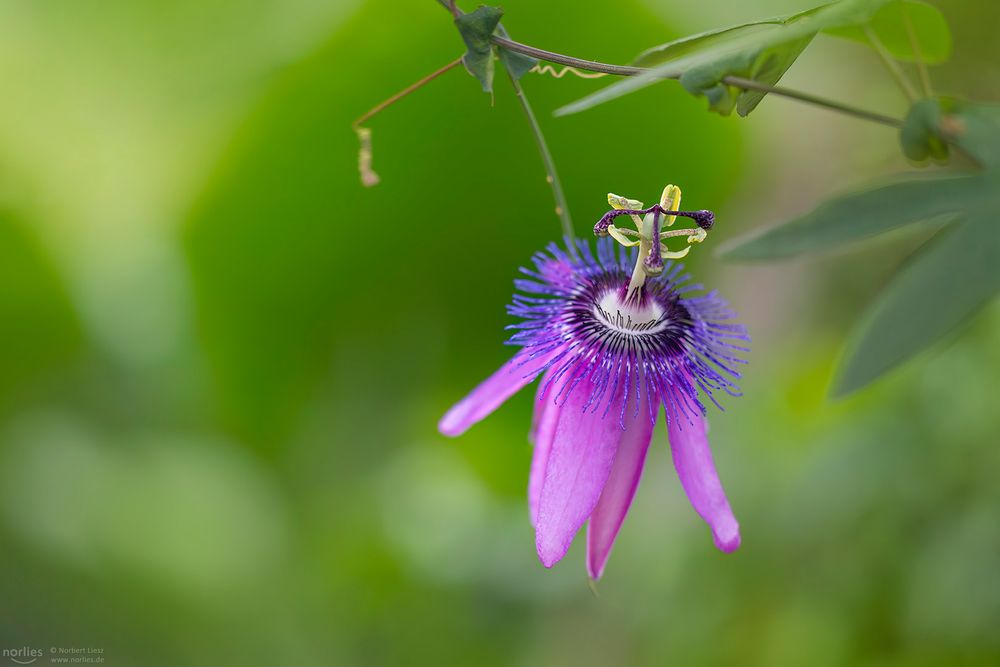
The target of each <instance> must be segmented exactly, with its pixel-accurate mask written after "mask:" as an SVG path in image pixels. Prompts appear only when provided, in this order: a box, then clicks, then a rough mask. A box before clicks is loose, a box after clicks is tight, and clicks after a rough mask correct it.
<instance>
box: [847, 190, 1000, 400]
mask: <svg viewBox="0 0 1000 667" xmlns="http://www.w3.org/2000/svg"><path fill="white" fill-rule="evenodd" d="M998 222H1000V209H994V210H984V211H980V212H978V213H976V214H975V215H972V216H970V217H968V218H966V219H964V220H962V221H960V222H958V223H956V224H954V225H950V226H949V227H948V228H946V229H945V230H943V231H941V232H940V233H939V234H938V236H937V237H935V238H934V239H932V240H931V241H930V242H929V243H928V244H927V246H925V248H923V249H922V250H921V251H918V253H917V254H916V255H915V256H914V257H913V258H912V259H911V261H909V262H908V263H907V264H906V265H905V266H904V267H903V269H902V270H900V272H899V273H898V274H897V275H896V277H895V278H894V280H893V282H892V283H891V284H890V285H889V287H888V288H887V289H886V290H885V291H884V292H883V293H882V294H881V295H880V296H879V298H878V300H877V301H876V302H875V304H874V305H873V306H872V308H871V310H870V311H869V313H868V315H867V316H866V317H865V318H864V319H863V321H862V324H861V326H860V327H859V328H858V329H857V331H856V333H855V335H853V336H852V339H851V341H850V343H849V345H848V351H847V354H846V361H845V362H844V363H843V365H842V369H841V371H840V375H839V377H838V380H837V382H836V384H835V388H834V392H835V394H837V395H843V394H847V393H849V392H852V391H855V390H857V389H860V388H861V387H863V386H865V385H866V384H868V383H869V382H871V381H872V380H874V379H875V378H877V377H879V376H880V375H882V374H883V373H885V372H886V371H888V370H890V369H892V368H894V367H895V366H897V365H899V364H900V363H902V362H903V361H905V360H906V359H909V358H910V357H912V356H913V355H915V354H917V353H918V352H920V351H922V350H924V349H925V348H927V347H928V346H930V345H931V344H933V343H934V342H936V341H938V340H940V339H941V338H942V337H943V336H944V335H945V334H947V333H948V332H949V331H951V330H953V329H954V328H955V327H957V326H958V325H960V324H961V323H963V322H964V321H965V320H966V319H968V318H969V317H970V316H971V315H972V314H973V313H975V312H976V311H978V310H979V309H980V308H982V307H983V306H985V305H986V304H987V303H989V301H990V300H992V299H993V298H994V297H995V296H996V294H997V292H998V291H1000V270H998V268H997V267H1000V224H998Z"/></svg>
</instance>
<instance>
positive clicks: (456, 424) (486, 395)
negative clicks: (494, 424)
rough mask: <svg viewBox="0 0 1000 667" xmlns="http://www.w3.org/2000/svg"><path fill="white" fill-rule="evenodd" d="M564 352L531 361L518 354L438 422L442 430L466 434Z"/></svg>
mask: <svg viewBox="0 0 1000 667" xmlns="http://www.w3.org/2000/svg"><path fill="white" fill-rule="evenodd" d="M560 351H561V350H553V351H551V352H547V353H545V354H543V355H540V356H538V357H535V358H534V359H532V358H530V357H529V356H528V354H527V353H525V352H523V351H522V352H518V353H517V354H515V355H514V357H513V358H512V359H511V360H510V361H508V362H507V363H506V364H504V365H503V366H501V367H500V370H498V371H497V372H496V373H494V374H493V375H491V376H489V377H488V378H486V380H484V381H483V382H482V384H480V385H479V386H478V387H476V388H475V389H473V390H472V392H470V393H469V395H468V396H466V397H465V398H463V399H462V400H461V401H459V402H458V403H456V404H455V405H454V406H453V407H452V408H451V410H448V412H447V413H446V414H445V416H444V417H442V418H441V421H439V422H438V430H439V431H440V432H441V433H442V434H444V435H448V436H456V435H462V434H463V433H465V432H466V431H467V430H468V429H469V427H470V426H472V425H473V424H475V423H476V422H478V421H480V420H481V419H483V418H484V417H487V416H489V415H490V413H492V412H493V411H494V410H496V409H497V408H498V407H500V405H501V404H502V403H503V402H504V401H506V400H507V399H508V398H510V397H511V396H513V395H514V394H516V393H517V392H518V391H519V390H520V389H521V388H522V387H524V386H525V385H527V384H528V383H530V382H531V381H532V380H534V379H535V377H537V376H538V374H539V373H541V372H542V370H544V368H545V364H547V363H548V362H549V360H550V359H552V358H553V357H555V356H556V355H557V354H559V352H560Z"/></svg>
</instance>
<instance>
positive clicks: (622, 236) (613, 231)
mask: <svg viewBox="0 0 1000 667" xmlns="http://www.w3.org/2000/svg"><path fill="white" fill-rule="evenodd" d="M608 234H610V235H611V238H613V239H614V240H615V241H618V242H619V243H621V244H622V245H623V246H625V247H626V248H632V247H634V246H637V245H639V243H640V241H639V232H634V231H632V230H631V229H618V228H617V227H615V226H614V225H611V226H609V227H608ZM629 236H633V237H635V238H634V239H630V238H628V237H629Z"/></svg>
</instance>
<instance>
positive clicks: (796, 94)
mask: <svg viewBox="0 0 1000 667" xmlns="http://www.w3.org/2000/svg"><path fill="white" fill-rule="evenodd" d="M493 43H494V44H496V45H497V46H499V47H501V48H504V49H507V50H508V51H514V52H516V53H523V54H524V55H526V56H531V57H533V58H538V59H539V60H547V61H548V62H553V63H558V64H560V65H566V66H569V67H575V68H576V69H582V70H588V71H591V72H603V73H604V74H614V75H616V76H636V75H638V74H644V73H645V72H647V71H649V70H648V69H647V68H645V67H635V66H632V65H610V64H608V63H602V62H598V61H596V60H581V59H580V58H574V57H572V56H566V55H563V54H561V53H555V52H553V51H546V50H545V49H539V48H536V47H534V46H528V45H527V44H521V43H520V42H515V41H514V40H512V39H507V38H506V37H500V36H498V35H494V36H493ZM664 78H667V79H676V78H679V77H678V76H670V77H664ZM722 83H724V84H726V85H729V86H735V87H736V88H740V89H742V90H756V91H759V92H762V93H769V94H771V95H779V96H781V97H787V98H788V99H792V100H798V101H799V102H804V103H806V104H811V105H813V106H817V107H823V108H825V109H829V110H830V111H836V112H838V113H842V114H845V115H848V116H853V117H854V118H860V119H862V120H867V121H871V122H873V123H880V124H882V125H888V126H889V127H902V125H903V121H901V120H899V119H898V118H893V117H891V116H884V115H882V114H880V113H875V112H873V111H866V110H864V109H858V108H856V107H852V106H849V105H847V104H842V103H840V102H836V101H834V100H828V99H826V98H823V97H819V96H817V95H811V94H809V93H804V92H801V91H798V90H793V89H791V88H784V87H782V86H770V85H768V84H766V83H761V82H760V81H754V80H753V79H745V78H743V77H740V76H724V77H722Z"/></svg>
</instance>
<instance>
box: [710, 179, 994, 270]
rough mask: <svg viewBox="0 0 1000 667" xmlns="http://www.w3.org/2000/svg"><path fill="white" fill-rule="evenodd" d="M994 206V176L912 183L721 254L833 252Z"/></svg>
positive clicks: (837, 205)
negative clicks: (907, 227)
mask: <svg viewBox="0 0 1000 667" xmlns="http://www.w3.org/2000/svg"><path fill="white" fill-rule="evenodd" d="M992 206H1000V177H998V176H997V175H993V174H975V175H972V176H959V177H954V176H947V177H933V178H921V179H913V180H908V181H902V182H899V183H893V184H891V185H887V186H884V187H881V188H878V189H875V190H868V191H866V192H860V193H857V194H853V195H848V196H846V197H841V198H839V199H834V200H831V201H828V202H825V203H824V204H821V205H820V206H819V207H818V208H817V209H816V210H815V211H813V212H811V213H807V214H806V215H804V216H802V217H801V218H796V219H794V220H792V221H790V222H787V223H784V224H781V225H779V226H777V227H772V228H770V229H766V230H764V231H762V232H757V233H755V234H753V235H751V236H750V237H747V238H744V239H737V240H736V241H734V242H733V243H731V244H729V245H728V246H726V247H724V248H723V249H722V250H721V254H722V256H723V257H725V258H727V259H735V260H764V259H775V258H779V257H790V256H793V255H798V254H801V253H806V252H815V251H820V250H829V249H832V248H837V247H840V246H844V245H847V244H849V243H854V242H857V241H861V240H863V239H866V238H870V237H872V236H875V235H877V234H881V233H883V232H887V231H889V230H892V229H895V228H898V227H901V226H903V225H908V224H911V223H915V222H920V221H922V220H929V219H931V218H935V217H938V216H942V215H947V214H959V213H961V212H963V211H966V210H969V209H971V208H985V207H992Z"/></svg>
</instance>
